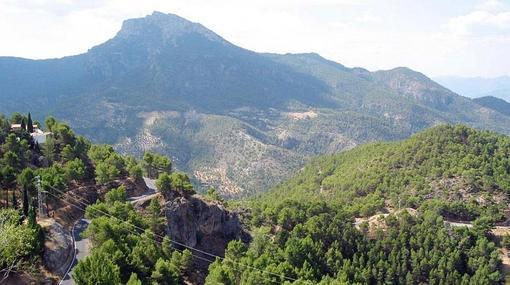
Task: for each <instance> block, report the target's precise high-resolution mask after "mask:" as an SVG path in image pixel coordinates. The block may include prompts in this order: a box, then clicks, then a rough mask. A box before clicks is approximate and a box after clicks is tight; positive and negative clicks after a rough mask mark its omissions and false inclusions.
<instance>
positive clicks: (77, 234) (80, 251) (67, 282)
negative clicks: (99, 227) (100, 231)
mask: <svg viewBox="0 0 510 285" xmlns="http://www.w3.org/2000/svg"><path fill="white" fill-rule="evenodd" d="M89 224H90V220H87V219H79V220H78V221H76V222H75V223H74V225H73V229H72V235H73V243H74V258H73V261H72V262H71V264H70V265H69V268H68V269H67V272H66V275H65V276H64V278H63V279H62V280H61V281H60V283H59V284H62V285H73V284H76V283H75V282H74V280H73V276H72V275H71V269H72V268H73V267H74V266H75V265H76V264H77V263H78V261H80V260H82V259H84V258H85V257H87V256H88V255H89V254H90V250H91V248H92V247H91V244H90V241H89V239H88V238H82V237H81V233H82V232H83V231H84V230H85V229H87V226H88V225H89Z"/></svg>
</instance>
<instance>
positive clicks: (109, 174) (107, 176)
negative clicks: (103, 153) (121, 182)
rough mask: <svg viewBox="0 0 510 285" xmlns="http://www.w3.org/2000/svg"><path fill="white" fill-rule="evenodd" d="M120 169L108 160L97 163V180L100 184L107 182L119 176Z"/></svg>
mask: <svg viewBox="0 0 510 285" xmlns="http://www.w3.org/2000/svg"><path fill="white" fill-rule="evenodd" d="M119 175H120V171H119V169H118V168H117V167H115V165H111V164H108V163H106V162H99V163H97V164H96V182H97V183H98V184H105V183H108V182H111V181H113V180H114V179H116V178H118V177H119Z"/></svg>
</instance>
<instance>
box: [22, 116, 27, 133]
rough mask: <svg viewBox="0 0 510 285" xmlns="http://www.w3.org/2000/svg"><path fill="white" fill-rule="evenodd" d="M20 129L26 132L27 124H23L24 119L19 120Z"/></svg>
mask: <svg viewBox="0 0 510 285" xmlns="http://www.w3.org/2000/svg"><path fill="white" fill-rule="evenodd" d="M21 129H22V130H24V131H26V130H27V124H26V123H25V118H23V119H21Z"/></svg>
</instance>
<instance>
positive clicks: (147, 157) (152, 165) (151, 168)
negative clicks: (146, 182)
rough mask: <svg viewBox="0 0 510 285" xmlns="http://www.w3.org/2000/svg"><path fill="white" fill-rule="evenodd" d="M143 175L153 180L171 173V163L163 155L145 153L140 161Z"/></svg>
mask: <svg viewBox="0 0 510 285" xmlns="http://www.w3.org/2000/svg"><path fill="white" fill-rule="evenodd" d="M142 163H143V166H144V170H145V173H146V174H147V176H148V177H149V178H152V179H155V178H157V177H158V176H159V175H160V174H161V173H164V172H167V173H169V172H171V171H172V162H171V161H170V159H169V158H168V157H166V156H164V155H159V154H157V153H153V152H145V153H144V155H143V160H142Z"/></svg>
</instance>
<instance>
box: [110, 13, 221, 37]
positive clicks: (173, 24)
mask: <svg viewBox="0 0 510 285" xmlns="http://www.w3.org/2000/svg"><path fill="white" fill-rule="evenodd" d="M186 34H196V35H200V36H202V37H205V38H207V39H208V40H211V41H218V42H226V41H225V40H224V39H223V38H221V37H220V36H219V35H217V34H216V33H214V32H213V31H211V30H209V29H207V28H206V27H204V26H202V25H201V24H198V23H194V22H191V21H188V20H186V19H184V18H182V17H179V16H177V15H175V14H171V13H169V14H165V13H162V12H157V11H155V12H153V13H152V14H151V15H148V16H145V17H143V18H135V19H129V20H125V21H124V22H123V24H122V28H121V30H120V31H119V32H118V33H117V35H116V38H119V39H130V38H133V37H135V38H138V39H139V38H140V37H141V38H146V37H148V36H151V35H158V36H160V37H161V39H163V40H171V39H176V38H178V37H180V36H182V35H186Z"/></svg>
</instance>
